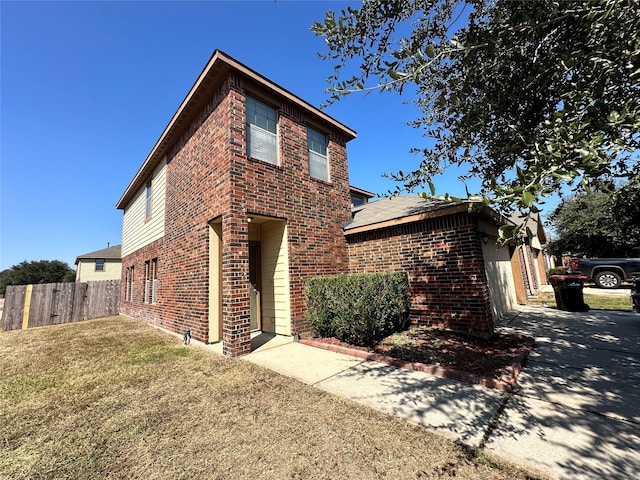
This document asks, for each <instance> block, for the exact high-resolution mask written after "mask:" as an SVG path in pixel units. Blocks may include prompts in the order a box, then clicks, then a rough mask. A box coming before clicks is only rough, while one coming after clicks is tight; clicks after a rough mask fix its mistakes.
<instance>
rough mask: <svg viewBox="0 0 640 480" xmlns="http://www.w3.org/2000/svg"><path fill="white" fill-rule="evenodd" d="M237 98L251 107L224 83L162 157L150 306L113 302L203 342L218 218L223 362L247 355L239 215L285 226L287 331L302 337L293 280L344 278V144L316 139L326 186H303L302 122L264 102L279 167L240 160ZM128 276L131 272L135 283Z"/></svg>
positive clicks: (241, 118) (233, 83)
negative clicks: (275, 120) (162, 212)
mask: <svg viewBox="0 0 640 480" xmlns="http://www.w3.org/2000/svg"><path fill="white" fill-rule="evenodd" d="M247 88H249V89H250V95H252V96H257V98H261V97H260V96H259V94H260V92H259V91H258V90H256V86H255V85H248V84H245V83H244V79H243V78H242V77H241V76H239V75H236V74H233V73H232V74H231V76H230V77H229V78H228V79H227V80H226V82H225V83H224V85H223V86H222V87H220V88H219V89H218V91H217V92H216V94H215V95H214V96H213V98H212V100H211V101H210V102H209V104H208V105H207V107H206V108H205V110H204V111H203V112H202V113H201V114H200V115H199V116H198V118H197V119H196V120H195V121H194V122H193V124H192V125H191V126H190V127H189V128H188V130H187V132H186V133H185V134H184V135H183V136H182V138H180V139H179V140H178V142H177V144H176V145H175V146H174V147H173V148H172V149H171V151H170V153H169V155H168V157H167V188H166V191H167V194H166V195H167V196H166V218H165V238H164V242H163V243H162V245H161V247H159V248H161V252H162V255H161V257H162V262H161V265H162V268H160V269H159V278H160V289H159V294H158V306H157V307H154V308H150V307H149V306H146V305H144V304H143V305H127V302H123V313H127V314H130V315H132V316H135V317H138V318H144V319H145V320H146V321H149V322H150V323H154V324H157V325H161V326H163V327H164V328H167V329H169V330H172V331H176V332H179V333H182V331H184V330H185V329H187V328H189V329H191V331H192V335H193V336H194V338H196V339H198V340H201V341H204V342H206V341H208V323H209V320H208V295H209V288H208V279H209V230H208V229H209V226H208V225H209V222H210V221H212V220H213V219H217V218H221V219H222V242H223V247H222V248H223V251H222V263H223V271H222V277H223V286H222V304H223V342H224V343H223V345H224V350H225V353H226V354H227V355H229V356H236V355H241V354H243V353H248V352H249V350H250V339H249V328H250V327H249V313H250V304H249V265H248V223H247V216H248V215H249V214H258V215H265V216H272V217H277V218H280V219H285V220H286V222H287V225H288V246H289V270H290V286H291V298H290V300H291V314H292V330H294V331H297V332H301V333H304V332H306V331H308V330H309V326H308V324H307V323H306V321H305V320H304V303H303V296H302V282H303V280H304V279H305V278H307V277H309V276H315V275H319V274H335V273H340V272H343V271H346V269H347V268H348V260H347V244H346V240H345V238H344V235H343V234H342V229H341V226H342V225H343V224H344V223H345V222H346V221H347V220H348V219H349V217H350V195H349V184H348V172H347V160H346V139H344V138H340V137H339V136H337V135H335V133H332V132H331V131H330V130H327V131H326V133H328V134H329V162H330V172H331V173H330V175H331V182H322V181H319V180H315V179H312V178H310V177H309V169H308V160H307V143H306V123H307V120H308V119H307V118H306V116H305V112H304V111H302V110H301V109H299V108H298V107H296V106H295V105H293V104H288V103H286V102H284V101H282V100H275V101H274V100H273V99H272V102H269V103H271V105H272V106H273V107H275V108H277V109H278V111H279V124H278V136H279V146H280V152H279V154H280V165H279V166H275V165H271V164H268V163H265V162H261V161H259V160H254V159H247V157H246V135H245V128H246V127H245V104H244V100H245V91H246V89H247ZM265 98H271V97H265ZM313 127H314V128H316V129H320V128H321V127H322V126H321V125H320V126H318V125H314V126H313ZM327 128H328V127H327ZM145 248H146V247H145ZM139 253H140V252H135V253H134V254H132V255H131V256H129V257H127V258H126V259H124V260H125V261H124V264H125V265H126V264H127V263H126V262H127V261H130V262H139V261H143V262H144V260H142V257H140V260H139V259H138V257H139V256H140V255H139ZM140 254H141V253H140ZM138 268H139V267H138V263H136V273H137V271H138ZM141 271H142V272H144V263H143V264H142V270H141ZM122 298H124V295H123V297H122Z"/></svg>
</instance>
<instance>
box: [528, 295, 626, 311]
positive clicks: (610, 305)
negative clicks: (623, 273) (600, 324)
mask: <svg viewBox="0 0 640 480" xmlns="http://www.w3.org/2000/svg"><path fill="white" fill-rule="evenodd" d="M543 302H545V303H546V305H547V306H548V307H554V308H556V307H557V305H556V300H555V297H554V294H553V292H552V293H542V294H540V295H539V296H538V298H530V299H528V304H529V305H536V306H540V305H542V304H543ZM584 303H586V304H587V305H589V308H590V309H591V310H619V311H623V312H632V311H633V308H632V307H633V306H632V304H631V296H630V295H623V296H607V295H590V294H584Z"/></svg>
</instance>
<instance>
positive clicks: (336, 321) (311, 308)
mask: <svg viewBox="0 0 640 480" xmlns="http://www.w3.org/2000/svg"><path fill="white" fill-rule="evenodd" d="M304 295H305V300H306V303H307V313H306V315H307V320H309V323H310V324H311V326H312V327H313V329H314V331H315V333H316V335H318V336H319V337H336V338H337V339H339V340H341V341H343V342H347V343H350V344H352V345H360V346H366V347H373V346H374V345H375V344H376V343H378V342H379V341H380V340H382V339H383V338H385V337H386V336H388V335H390V334H392V333H394V332H398V331H401V330H404V329H405V328H406V327H407V326H408V318H409V278H408V277H407V274H406V273H363V274H342V275H336V276H329V277H315V278H310V279H307V280H306V281H305V284H304Z"/></svg>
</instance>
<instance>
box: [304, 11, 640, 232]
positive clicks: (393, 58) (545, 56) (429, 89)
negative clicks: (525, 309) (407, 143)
mask: <svg viewBox="0 0 640 480" xmlns="http://www.w3.org/2000/svg"><path fill="white" fill-rule="evenodd" d="M312 30H313V31H314V32H315V33H316V34H317V35H320V36H324V37H325V40H326V45H327V47H328V51H326V52H324V53H322V55H323V56H324V58H325V59H329V60H332V61H333V62H334V73H333V74H332V75H331V76H330V77H329V78H328V81H329V83H330V84H331V87H330V88H329V92H330V93H331V95H330V102H332V101H336V100H338V99H340V98H342V97H343V96H344V95H347V94H349V93H352V92H354V91H367V90H373V89H379V90H382V91H395V92H398V93H400V94H402V92H403V90H406V89H407V88H408V87H410V86H413V87H415V90H416V92H417V101H416V103H417V105H418V107H419V108H420V110H421V112H422V116H421V117H420V118H418V119H416V120H415V122H413V123H412V125H413V126H414V127H417V128H420V129H422V130H423V133H424V135H425V136H426V137H429V138H430V139H432V140H433V143H432V146H428V147H426V148H424V147H419V146H413V147H416V148H414V151H416V152H417V153H419V154H421V155H422V158H421V161H420V164H419V165H418V166H417V168H416V169H415V170H414V171H412V172H409V173H402V172H396V173H394V174H392V175H391V176H392V177H393V178H395V179H396V180H398V181H399V183H400V185H401V186H402V188H406V189H408V190H412V189H414V188H416V187H421V186H425V185H427V186H428V187H429V188H428V189H427V191H428V192H429V193H428V194H430V195H434V194H435V187H434V185H433V183H432V182H431V178H432V177H433V176H434V175H435V174H437V173H440V172H442V171H443V169H445V168H446V167H447V166H448V165H452V164H457V165H463V166H467V167H468V168H469V174H468V176H469V177H472V176H477V177H479V178H480V179H481V180H482V190H481V191H480V192H472V193H474V194H475V193H477V194H478V195H471V198H475V199H477V200H480V201H482V202H483V203H485V204H492V205H493V206H494V207H497V208H498V209H500V210H502V211H505V212H509V211H513V210H517V209H519V210H521V211H522V212H524V213H528V212H531V211H534V212H535V211H539V205H540V204H541V203H543V197H546V196H549V195H551V194H553V193H554V192H562V189H563V188H564V187H565V186H566V185H567V184H568V185H571V186H572V187H573V188H575V189H577V190H588V189H589V188H590V187H591V186H592V185H593V184H594V182H595V183H598V182H601V181H602V180H608V181H615V180H618V181H619V180H620V179H624V181H625V182H626V184H628V185H631V186H635V185H638V184H639V183H640V168H639V161H638V151H639V147H640V134H639V133H638V132H639V127H640V86H639V84H640V35H638V32H639V31H640V3H639V2H638V0H577V1H569V0H563V1H550V0H528V1H513V0H511V1H510V0H467V1H466V2H463V1H459V0H370V1H365V2H363V4H362V5H361V7H360V8H351V7H349V8H348V9H347V10H346V11H342V12H341V14H340V15H336V14H335V13H334V12H331V11H330V12H327V14H326V16H325V18H324V20H323V21H322V22H317V23H315V24H314V25H313V26H312ZM347 72H348V73H347ZM511 233H514V232H511Z"/></svg>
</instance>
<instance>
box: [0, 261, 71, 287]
mask: <svg viewBox="0 0 640 480" xmlns="http://www.w3.org/2000/svg"><path fill="white" fill-rule="evenodd" d="M74 280H75V273H74V271H73V270H72V269H71V267H69V264H67V263H65V262H61V261H60V260H39V261H32V262H27V261H26V260H25V261H24V262H20V263H19V264H17V265H13V266H12V267H11V268H8V269H6V270H3V271H2V272H0V294H3V295H4V293H5V291H6V289H7V285H29V284H35V283H59V282H73V281H74Z"/></svg>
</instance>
